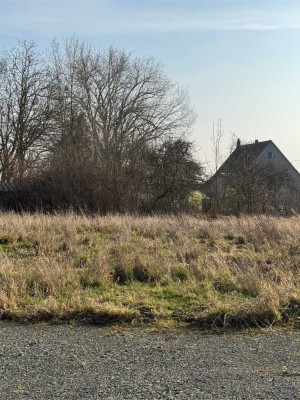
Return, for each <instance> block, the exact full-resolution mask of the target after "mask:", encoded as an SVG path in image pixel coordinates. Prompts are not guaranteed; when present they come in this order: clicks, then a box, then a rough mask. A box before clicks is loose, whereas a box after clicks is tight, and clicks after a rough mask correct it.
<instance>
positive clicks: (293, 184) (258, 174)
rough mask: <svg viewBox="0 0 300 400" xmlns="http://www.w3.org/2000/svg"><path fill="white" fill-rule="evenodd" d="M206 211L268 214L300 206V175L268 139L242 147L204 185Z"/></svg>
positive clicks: (238, 145) (237, 147)
mask: <svg viewBox="0 0 300 400" xmlns="http://www.w3.org/2000/svg"><path fill="white" fill-rule="evenodd" d="M203 192H204V194H205V200H204V204H203V209H204V210H208V209H211V208H213V209H218V210H223V211H224V210H226V211H228V212H232V211H249V212H265V211H268V210H275V209H282V208H284V209H285V210H286V208H287V207H290V206H293V207H295V206H296V205H297V206H298V204H299V193H300V174H299V172H298V171H297V170H296V168H295V167H294V166H293V165H292V164H291V163H290V161H289V160H288V159H287V158H286V157H285V156H284V154H283V153H282V152H281V151H280V150H279V148H278V147H277V146H276V145H275V144H274V143H273V142H272V140H267V141H263V142H259V141H258V140H255V142H254V143H250V144H244V145H242V144H241V141H240V139H238V140H237V144H236V148H235V149H234V151H233V152H232V153H231V154H230V156H229V157H228V158H227V160H226V161H225V162H224V163H223V164H222V165H221V167H220V168H219V169H218V170H217V171H216V173H215V174H214V175H213V176H212V177H211V178H210V179H209V180H208V181H207V182H206V183H205V184H204V188H203Z"/></svg>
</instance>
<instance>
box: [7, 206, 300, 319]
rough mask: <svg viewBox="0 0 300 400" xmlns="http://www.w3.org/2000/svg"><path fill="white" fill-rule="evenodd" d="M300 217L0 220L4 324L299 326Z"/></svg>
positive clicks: (42, 217) (35, 217) (28, 217)
mask: <svg viewBox="0 0 300 400" xmlns="http://www.w3.org/2000/svg"><path fill="white" fill-rule="evenodd" d="M299 269H300V219H299V218H298V217H293V218H291V219H284V218H276V217H270V216H268V217H266V216H255V217H242V218H234V217H224V218H220V219H205V218H198V217H192V216H187V215H181V216H174V217H170V216H166V217H135V216H129V215H127V216H126V215H125V216H115V215H113V216H106V217H100V216H96V217H88V216H86V215H80V216H79V215H75V214H68V215H54V216H49V215H42V214H41V215H38V214H36V215H16V214H1V215H0V314H1V315H2V318H21V319H30V320H32V319H48V318H86V317H88V318H94V319H98V320H99V321H100V322H101V321H107V320H121V321H124V320H126V321H129V320H130V321H132V320H149V319H150V320H153V319H168V318H169V319H170V318H171V319H172V318H173V319H176V320H180V321H189V322H194V323H199V324H205V325H207V324H209V325H212V326H220V325H221V326H224V325H237V324H238V325H241V326H245V325H270V324H274V323H293V324H297V323H299V320H300V311H299V306H300V276H299Z"/></svg>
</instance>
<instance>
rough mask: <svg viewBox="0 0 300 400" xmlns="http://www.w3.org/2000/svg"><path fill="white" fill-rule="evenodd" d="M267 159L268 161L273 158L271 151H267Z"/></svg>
mask: <svg viewBox="0 0 300 400" xmlns="http://www.w3.org/2000/svg"><path fill="white" fill-rule="evenodd" d="M268 158H269V159H271V158H273V153H272V151H269V152H268Z"/></svg>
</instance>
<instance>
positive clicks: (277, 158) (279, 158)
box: [258, 143, 300, 187]
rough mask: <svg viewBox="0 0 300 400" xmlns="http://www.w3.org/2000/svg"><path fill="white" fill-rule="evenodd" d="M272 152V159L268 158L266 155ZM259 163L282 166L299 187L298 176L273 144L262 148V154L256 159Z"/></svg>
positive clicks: (299, 178) (299, 177) (299, 176)
mask: <svg viewBox="0 0 300 400" xmlns="http://www.w3.org/2000/svg"><path fill="white" fill-rule="evenodd" d="M269 152H272V155H273V157H272V159H269V158H268V153H269ZM258 160H259V161H263V162H266V161H272V162H274V163H275V164H277V165H282V166H284V167H286V168H287V169H288V171H289V173H290V174H291V176H292V177H293V178H294V180H295V184H296V185H297V186H299V187H300V175H299V174H298V172H297V171H295V169H294V168H293V167H292V166H291V164H290V163H289V162H288V161H287V160H286V158H285V157H284V156H283V155H282V153H281V152H280V151H279V150H278V149H277V147H276V146H275V145H274V144H273V143H268V144H267V146H266V147H265V148H264V150H263V151H262V153H261V154H260V155H259V157H258Z"/></svg>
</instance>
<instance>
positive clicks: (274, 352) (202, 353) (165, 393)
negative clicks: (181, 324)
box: [0, 323, 300, 400]
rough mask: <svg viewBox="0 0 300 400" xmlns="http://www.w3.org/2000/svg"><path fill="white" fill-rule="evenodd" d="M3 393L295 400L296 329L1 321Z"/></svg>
mask: <svg viewBox="0 0 300 400" xmlns="http://www.w3.org/2000/svg"><path fill="white" fill-rule="evenodd" d="M0 341H1V342H0V343H1V344H0V373H1V375H0V376H1V377H0V399H1V400H2V399H3V400H4V399H9V400H11V399H39V400H44V399H74V400H76V399H95V400H96V399H106V400H109V399H130V400H134V399H138V400H143V399H147V400H155V399H201V400H202V399H203V400H206V399H270V400H275V399H281V400H282V399H287V400H291V399H300V357H299V355H300V332H289V333H286V332H277V331H276V332H271V333H264V334H262V333H259V334H257V333H255V334H254V333H240V334H231V333H226V334H218V335H216V334H204V333H200V332H195V331H193V332H188V331H171V330H169V331H160V332H159V331H155V330H151V329H146V328H145V329H141V328H100V327H97V326H80V325H75V326H70V325H56V326H53V325H52V326H51V325H50V326H47V325H44V326H43V325H19V324H12V323H0Z"/></svg>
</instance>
